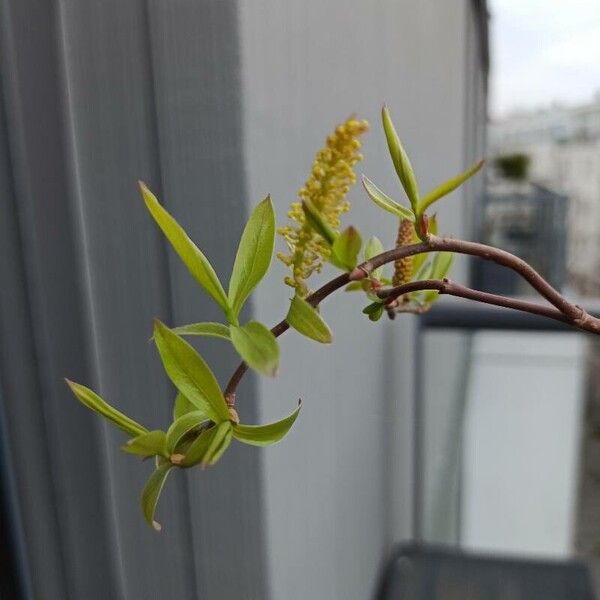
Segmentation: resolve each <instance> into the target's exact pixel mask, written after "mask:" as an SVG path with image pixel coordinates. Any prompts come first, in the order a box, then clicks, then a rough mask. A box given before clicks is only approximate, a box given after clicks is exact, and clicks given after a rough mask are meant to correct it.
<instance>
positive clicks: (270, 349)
mask: <svg viewBox="0 0 600 600" xmlns="http://www.w3.org/2000/svg"><path fill="white" fill-rule="evenodd" d="M230 334H231V342H232V344H233V345H234V347H235V349H236V350H237V351H238V352H239V354H240V356H241V357H242V358H243V359H244V361H246V362H247V363H248V365H249V366H250V367H252V368H253V369H256V370H257V371H259V372H260V373H263V374H264V375H270V376H271V377H274V376H275V374H276V373H277V368H278V366H279V344H278V343H277V340H276V339H275V336H274V335H273V334H272V333H271V332H270V331H269V330H268V329H267V328H266V327H265V326H264V325H263V324H262V323H259V322H258V321H250V322H249V323H246V324H245V325H242V326H241V327H235V326H233V325H232V327H231V330H230Z"/></svg>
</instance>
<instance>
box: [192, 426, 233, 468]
mask: <svg viewBox="0 0 600 600" xmlns="http://www.w3.org/2000/svg"><path fill="white" fill-rule="evenodd" d="M231 430H232V424H231V422H229V421H227V422H223V423H219V424H218V425H215V426H214V427H211V428H210V429H207V430H206V431H203V432H202V433H201V434H200V435H199V436H198V437H197V438H196V440H194V443H193V444H192V445H191V446H190V447H189V448H188V451H187V452H186V454H185V457H184V459H183V461H182V463H181V464H182V466H184V467H193V466H194V465H197V464H202V465H203V466H206V465H212V464H214V463H215V462H216V461H217V460H218V459H219V458H220V457H221V455H222V454H223V452H224V451H225V450H226V448H227V446H229V442H230V441H231ZM228 438H229V440H228Z"/></svg>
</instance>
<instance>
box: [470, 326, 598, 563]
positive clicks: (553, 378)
mask: <svg viewBox="0 0 600 600" xmlns="http://www.w3.org/2000/svg"><path fill="white" fill-rule="evenodd" d="M585 347H586V344H585V340H584V339H583V338H582V337H581V336H580V335H576V334H563V333H558V334H556V333H552V334H550V333H479V334H477V335H476V336H475V340H474V345H473V352H472V355H471V356H472V367H471V375H470V377H469V382H468V383H469V392H468V396H467V413H466V424H465V437H464V446H463V491H462V543H463V544H464V546H466V547H469V548H474V549H478V550H486V551H494V552H502V553H507V552H511V553H519V554H530V555H532V554H533V555H551V556H559V557H564V556H568V555H569V554H571V552H572V543H573V538H574V530H573V527H574V522H573V521H574V515H575V509H576V492H577V478H578V468H577V465H578V464H579V461H578V458H579V451H580V434H581V414H582V408H583V397H582V385H583V375H584V373H583V365H584V360H583V358H584V352H585Z"/></svg>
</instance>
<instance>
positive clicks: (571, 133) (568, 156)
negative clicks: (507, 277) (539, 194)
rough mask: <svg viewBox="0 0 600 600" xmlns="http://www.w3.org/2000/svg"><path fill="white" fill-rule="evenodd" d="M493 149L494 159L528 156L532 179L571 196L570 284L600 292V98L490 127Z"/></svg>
mask: <svg viewBox="0 0 600 600" xmlns="http://www.w3.org/2000/svg"><path fill="white" fill-rule="evenodd" d="M489 150H490V155H491V156H492V157H499V156H504V155H507V154H513V153H523V154H525V155H527V156H528V157H529V159H530V167H529V179H530V180H531V181H532V182H535V183H536V184H541V185H543V186H546V187H547V188H549V189H551V190H553V191H555V192H556V193H558V194H562V195H564V196H567V197H568V198H569V204H568V206H569V207H568V211H567V215H566V227H567V257H566V258H567V278H568V283H569V284H570V285H571V286H572V287H573V288H575V290H576V291H577V292H579V293H581V294H596V295H597V294H598V293H600V94H597V95H596V97H595V98H594V101H593V102H591V103H589V104H585V105H581V106H575V107H564V106H553V107H551V108H547V109H543V110H538V111H530V112H520V113H514V114H512V115H510V116H507V117H506V118H503V119H501V120H497V121H495V122H493V123H491V125H490V128H489Z"/></svg>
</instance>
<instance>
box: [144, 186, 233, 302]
mask: <svg viewBox="0 0 600 600" xmlns="http://www.w3.org/2000/svg"><path fill="white" fill-rule="evenodd" d="M140 190H141V192H142V196H143V198H144V202H145V203H146V207H147V208H148V211H149V212H150V214H151V215H152V217H153V218H154V220H155V221H156V223H157V225H158V226H159V227H160V228H161V229H162V232H163V233H164V234H165V236H166V238H167V239H168V240H169V242H171V245H172V246H173V249H174V250H175V252H177V254H178V255H179V258H181V260H182V261H183V264H184V265H185V266H186V267H187V268H188V270H189V272H190V273H191V274H192V276H193V277H194V278H195V279H196V281H197V282H198V283H199V284H200V285H201V286H202V287H203V288H204V290H205V291H206V293H207V294H209V295H210V296H212V298H213V299H214V300H215V301H216V302H217V304H218V305H219V306H220V307H221V308H222V309H223V310H224V311H225V313H226V314H229V313H230V312H231V311H230V307H229V301H228V300H227V296H226V295H225V290H223V286H222V285H221V282H220V281H219V278H218V277H217V274H216V273H215V271H214V269H213V268H212V265H211V264H210V262H209V260H208V259H207V258H206V256H204V254H203V253H202V252H201V251H200V249H199V248H198V246H196V244H194V242H193V241H192V240H191V239H190V238H189V237H188V235H187V233H186V232H185V231H184V230H183V228H182V227H181V225H179V223H177V221H176V220H175V219H174V218H173V217H172V216H171V215H170V214H169V213H168V212H167V211H166V210H165V209H164V208H163V207H162V206H161V205H160V204H159V202H158V200H157V199H156V196H155V195H154V194H153V193H152V192H151V191H150V190H149V189H148V187H147V186H146V185H145V184H144V183H143V182H141V181H140Z"/></svg>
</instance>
